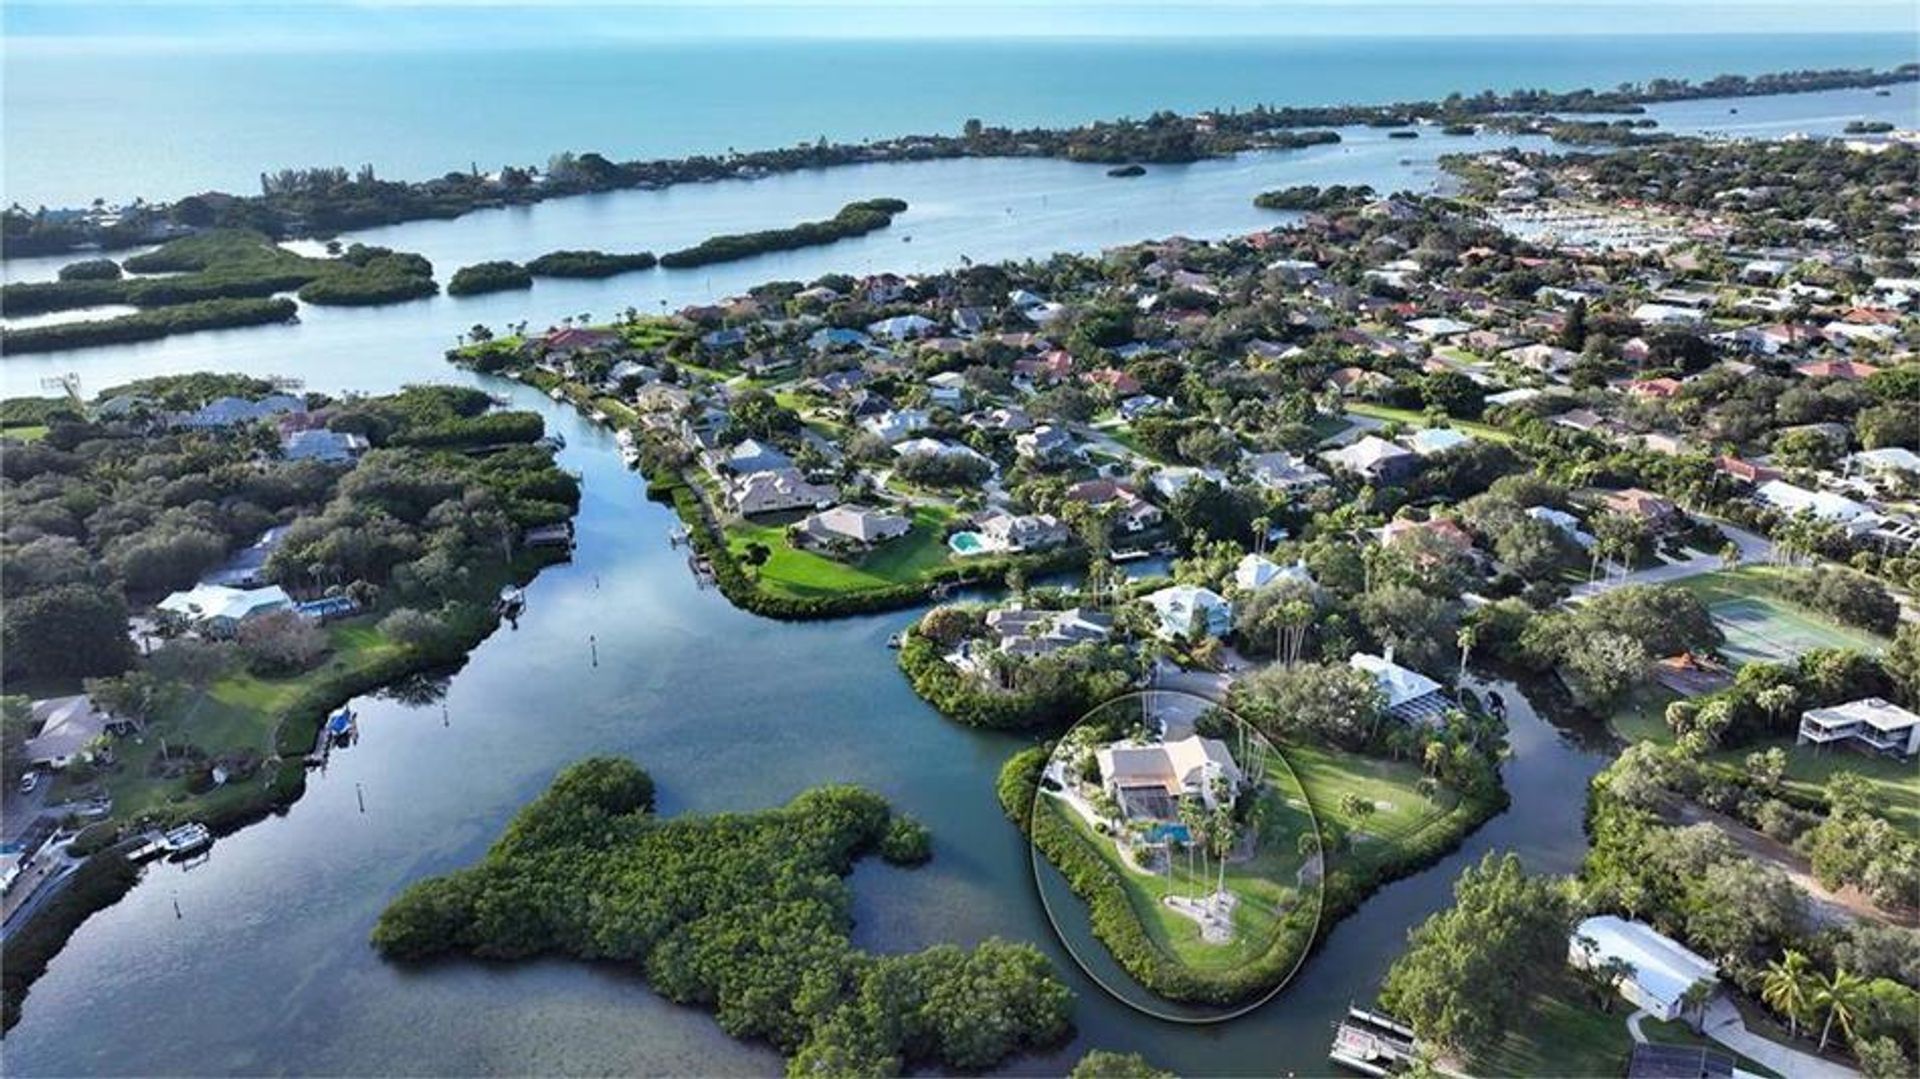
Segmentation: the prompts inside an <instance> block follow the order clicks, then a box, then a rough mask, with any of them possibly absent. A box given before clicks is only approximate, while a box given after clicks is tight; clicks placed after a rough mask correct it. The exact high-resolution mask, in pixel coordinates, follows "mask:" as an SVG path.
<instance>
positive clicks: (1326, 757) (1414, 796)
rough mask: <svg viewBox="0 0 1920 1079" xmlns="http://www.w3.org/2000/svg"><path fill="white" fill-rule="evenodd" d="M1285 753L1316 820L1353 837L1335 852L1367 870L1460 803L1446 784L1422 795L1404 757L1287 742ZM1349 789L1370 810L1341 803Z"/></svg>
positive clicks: (1391, 857)
mask: <svg viewBox="0 0 1920 1079" xmlns="http://www.w3.org/2000/svg"><path fill="white" fill-rule="evenodd" d="M1285 752H1286V755H1287V763H1288V764H1291V765H1292V766H1293V771H1294V774H1295V775H1297V776H1299V777H1300V782H1301V784H1302V785H1304V786H1305V787H1306V790H1307V797H1308V799H1309V800H1310V801H1311V802H1312V803H1313V810H1314V814H1315V815H1316V816H1317V817H1318V818H1319V820H1320V822H1321V823H1322V824H1323V825H1324V824H1326V823H1328V822H1331V823H1333V824H1336V825H1338V826H1339V827H1341V828H1342V829H1345V830H1346V831H1347V832H1348V833H1349V834H1351V835H1352V836H1353V837H1354V843H1353V847H1352V849H1351V850H1349V851H1346V852H1344V853H1343V854H1340V855H1338V857H1339V858H1340V859H1342V860H1345V861H1347V862H1351V863H1358V864H1360V865H1361V866H1363V867H1365V868H1367V869H1372V868H1373V867H1375V866H1378V865H1381V864H1384V863H1387V862H1391V861H1393V860H1394V859H1395V858H1396V857H1398V854H1399V848H1400V844H1401V842H1402V841H1405V840H1407V839H1409V838H1411V837H1413V836H1415V835H1418V834H1419V833H1421V832H1422V831H1424V830H1425V829H1427V828H1429V827H1432V826H1433V825H1434V824H1436V823H1437V822H1440V821H1442V820H1445V819H1446V817H1447V814H1448V813H1450V812H1452V810H1453V809H1454V807H1455V806H1456V805H1458V804H1459V799H1458V797H1457V796H1456V795H1454V794H1453V793H1452V792H1451V791H1448V790H1446V789H1445V788H1442V789H1441V790H1440V792H1439V798H1438V800H1437V801H1432V800H1429V799H1427V798H1426V797H1425V796H1424V795H1422V794H1421V793H1420V791H1419V789H1418V784H1419V782H1420V778H1421V772H1420V769H1419V768H1418V767H1416V766H1415V765H1413V764H1411V763H1409V762H1406V761H1390V760H1383V759H1381V758H1378V757H1364V756H1361V755H1360V754H1357V753H1347V752H1344V751H1342V750H1338V749H1333V748H1330V747H1326V746H1312V745H1289V746H1287V747H1286V749H1285ZM1349 794H1356V795H1359V796H1360V797H1361V798H1362V799H1364V800H1365V801H1367V802H1370V803H1372V804H1373V807H1374V810H1373V812H1372V813H1366V814H1362V815H1355V814H1353V813H1351V812H1349V811H1348V810H1346V809H1344V808H1342V805H1341V803H1342V802H1343V801H1345V800H1346V796H1347V795H1349Z"/></svg>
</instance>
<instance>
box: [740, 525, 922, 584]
mask: <svg viewBox="0 0 1920 1079" xmlns="http://www.w3.org/2000/svg"><path fill="white" fill-rule="evenodd" d="M792 519H793V515H785V516H782V517H777V518H771V519H768V520H763V521H745V522H732V523H729V524H728V525H727V530H726V531H727V547H728V548H729V549H730V550H731V551H732V552H733V553H734V556H735V557H736V558H742V559H743V560H742V563H741V564H742V565H743V566H744V565H745V564H746V563H745V561H744V557H743V556H744V555H745V554H746V550H747V545H748V544H751V543H756V542H757V543H761V544H765V545H766V546H767V548H768V549H770V550H772V551H773V555H772V557H770V558H769V559H767V562H766V564H765V565H762V566H760V567H759V575H760V578H759V579H760V587H762V588H764V589H767V590H768V591H770V592H776V593H780V594H783V595H788V596H793V597H796V598H811V597H815V596H830V595H840V594H842V593H846V592H858V591H861V590H863V589H869V588H883V587H886V586H888V585H895V584H905V583H910V582H913V581H917V580H919V579H921V578H922V577H925V576H926V575H927V574H928V573H930V572H932V571H933V570H935V569H938V568H940V567H941V566H943V565H946V563H947V561H948V558H949V556H950V554H951V552H949V551H948V549H947V540H946V527H947V522H948V521H949V520H951V519H952V514H951V513H950V512H949V511H947V510H944V509H941V508H939V507H936V506H915V507H913V530H912V531H911V532H908V533H907V534H906V535H904V536H902V537H900V538H899V539H896V540H890V541H888V542H887V543H884V544H882V545H881V546H880V547H879V548H878V549H877V550H875V551H873V552H872V553H870V554H868V555H866V556H865V557H864V558H861V559H858V560H854V561H846V562H842V561H839V560H838V559H833V558H827V557H826V556H824V555H818V554H814V553H813V552H812V551H802V550H796V549H795V548H794V547H793V546H791V545H790V544H789V543H788V542H787V525H788V524H790V523H792Z"/></svg>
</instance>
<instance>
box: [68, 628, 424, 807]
mask: <svg viewBox="0 0 1920 1079" xmlns="http://www.w3.org/2000/svg"><path fill="white" fill-rule="evenodd" d="M328 636H329V637H330V638H331V639H332V642H333V653H332V655H330V656H329V657H328V658H327V660H326V662H324V663H322V664H321V665H320V666H319V667H316V668H314V669H313V670H311V671H308V672H306V673H305V674H302V675H300V676H298V677H295V678H279V679H264V678H258V677H256V676H254V675H253V674H251V673H248V672H247V671H246V670H245V669H244V668H242V667H238V666H236V667H235V669H234V670H233V671H231V672H230V673H228V674H227V675H226V676H224V677H222V678H221V679H220V680H219V681H217V682H215V683H213V684H212V685H211V686H209V687H208V688H207V689H206V690H205V691H204V692H202V693H198V694H192V695H190V696H187V697H185V698H184V699H182V700H180V701H179V702H178V703H177V704H176V705H175V706H174V707H173V708H172V709H171V710H170V711H168V712H167V713H166V714H164V715H162V716H160V717H158V718H156V719H155V720H154V721H153V722H151V723H149V724H148V725H147V730H146V733H145V735H144V736H142V737H141V738H140V739H139V740H137V741H136V740H135V739H131V738H123V739H120V740H119V741H118V742H116V743H115V744H114V749H115V753H116V754H117V756H118V764H117V766H116V767H115V768H114V769H112V770H110V771H102V772H101V773H100V775H99V782H100V785H101V786H102V787H103V788H104V789H105V790H106V792H107V794H108V795H109V796H111V797H112V799H113V819H115V820H131V819H134V818H137V817H140V816H142V815H145V814H148V813H155V812H160V813H164V814H165V815H168V816H187V815H191V813H192V812H194V811H204V810H206V809H209V808H215V807H218V806H219V805H220V804H221V803H223V802H228V801H232V802H239V801H244V800H248V799H250V798H252V797H253V796H254V792H253V790H252V789H251V788H252V787H253V786H255V785H257V784H258V783H259V782H260V781H261V777H259V776H256V777H255V778H254V779H252V780H248V781H245V782H235V783H232V784H229V785H228V786H225V787H220V788H215V789H214V790H211V791H208V792H206V793H204V794H200V795H195V794H193V793H192V792H190V791H189V790H188V789H187V783H186V780H185V778H183V777H166V776H162V775H158V774H152V773H150V771H149V769H150V767H151V766H152V764H153V763H154V760H155V758H156V757H158V756H159V753H160V747H161V745H162V744H163V743H164V744H165V745H166V746H167V747H168V748H169V749H170V750H171V751H172V752H174V753H178V752H179V751H180V750H181V748H182V747H183V746H188V745H191V746H194V747H197V748H199V749H200V750H202V751H204V752H205V753H206V754H207V756H208V757H209V758H213V757H220V756H223V755H233V754H241V753H251V754H253V755H254V757H255V759H265V758H266V757H269V756H271V755H272V754H273V752H274V734H275V728H276V726H277V725H278V723H279V720H280V717H281V715H282V713H283V711H284V709H285V708H286V707H287V706H288V705H289V704H291V703H292V702H293V701H294V700H295V699H296V698H297V697H298V696H299V695H300V694H302V693H304V692H306V691H307V690H308V689H310V688H311V687H313V686H314V685H315V684H317V683H319V682H320V681H322V680H323V679H328V678H333V677H336V676H338V675H340V674H341V673H342V672H344V671H348V670H351V669H353V668H356V667H360V666H364V665H366V664H368V663H371V662H373V661H375V660H378V659H382V658H385V657H386V656H389V655H391V654H392V653H393V652H394V651H396V650H397V648H398V646H397V645H394V644H392V643H391V642H389V641H388V640H387V639H386V638H384V637H382V636H381V635H380V634H379V632H378V631H377V630H375V629H374V628H373V626H372V625H371V619H370V618H362V619H355V620H353V621H350V622H341V623H338V624H336V625H334V626H333V627H331V628H330V629H329V630H328Z"/></svg>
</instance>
